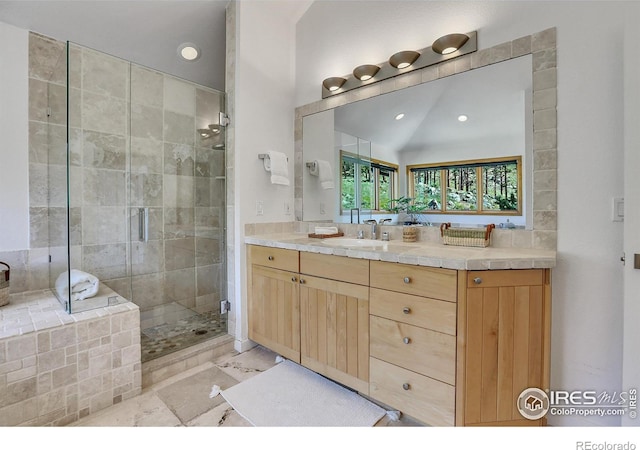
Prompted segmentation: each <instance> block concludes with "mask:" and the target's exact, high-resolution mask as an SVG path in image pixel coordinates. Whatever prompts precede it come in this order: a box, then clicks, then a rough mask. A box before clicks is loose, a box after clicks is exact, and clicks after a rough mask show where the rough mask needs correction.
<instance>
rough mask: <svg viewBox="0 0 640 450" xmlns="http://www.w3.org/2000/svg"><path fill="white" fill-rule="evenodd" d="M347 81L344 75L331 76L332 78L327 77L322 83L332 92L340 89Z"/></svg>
mask: <svg viewBox="0 0 640 450" xmlns="http://www.w3.org/2000/svg"><path fill="white" fill-rule="evenodd" d="M346 81H347V80H346V79H345V78H342V77H330V78H326V79H325V80H324V81H323V82H322V85H323V86H324V87H325V89H328V90H330V91H331V92H333V91H337V90H338V89H340V88H341V87H342V85H343V84H344V83H345V82H346Z"/></svg>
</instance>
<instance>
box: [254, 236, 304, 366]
mask: <svg viewBox="0 0 640 450" xmlns="http://www.w3.org/2000/svg"><path fill="white" fill-rule="evenodd" d="M248 258H249V267H251V270H250V271H249V272H248V274H247V277H248V279H247V284H248V286H249V287H250V289H249V295H248V328H249V339H251V340H252V341H254V342H257V343H258V344H261V345H264V346H265V347H267V348H270V349H271V350H273V351H275V352H277V353H279V354H281V355H282V356H284V357H285V358H287V359H290V360H291V361H295V362H297V363H300V287H299V286H300V284H299V280H300V276H299V273H298V268H299V255H298V252H297V251H295V250H286V249H279V248H270V247H260V246H250V247H249V251H248Z"/></svg>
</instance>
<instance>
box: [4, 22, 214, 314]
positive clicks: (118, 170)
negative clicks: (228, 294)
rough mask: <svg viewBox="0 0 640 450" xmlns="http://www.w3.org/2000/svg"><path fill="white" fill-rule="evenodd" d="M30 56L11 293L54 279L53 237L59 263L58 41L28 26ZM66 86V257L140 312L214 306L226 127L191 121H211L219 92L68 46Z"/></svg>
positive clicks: (61, 114)
mask: <svg viewBox="0 0 640 450" xmlns="http://www.w3.org/2000/svg"><path fill="white" fill-rule="evenodd" d="M29 61H30V63H29V65H30V67H29V74H30V75H29V76H30V95H29V106H30V108H29V131H30V156H29V158H30V159H29V161H30V173H29V177H30V214H31V230H30V231H31V249H30V250H29V251H27V252H25V253H26V256H25V258H23V259H25V260H26V261H25V264H24V269H25V271H24V272H25V273H27V274H29V275H28V276H27V277H25V280H24V281H21V280H20V278H21V276H20V274H21V271H20V270H18V271H15V272H12V276H13V275H14V274H16V273H17V276H18V288H15V289H13V287H14V286H13V283H12V291H14V292H19V291H20V290H30V289H41V288H46V287H48V286H49V281H48V264H47V258H48V254H49V248H48V247H49V243H50V242H51V245H52V247H54V248H52V249H51V254H52V256H53V267H55V268H57V270H54V273H53V274H52V275H53V276H52V278H53V279H55V276H56V275H57V273H58V272H59V271H62V270H65V267H64V265H63V264H61V263H62V262H64V254H65V252H66V246H64V243H65V240H64V239H63V237H64V234H63V232H64V221H63V220H62V219H64V216H63V214H62V212H63V211H64V206H65V202H66V199H65V194H66V193H65V192H64V189H63V188H62V187H61V188H58V185H59V183H57V182H56V181H55V180H60V179H64V176H65V170H66V166H65V163H66V161H65V158H64V153H62V156H61V154H60V152H59V151H56V152H53V153H51V152H49V153H48V152H47V149H51V148H53V149H55V150H61V149H62V150H64V141H65V137H66V128H65V124H66V102H65V96H66V86H65V84H66V77H65V75H66V57H65V45H64V43H62V42H59V41H55V40H53V39H50V38H48V37H44V36H41V35H37V34H34V33H31V34H30V57H29ZM69 84H70V92H69V104H70V108H69V123H70V130H69V138H70V173H71V182H70V195H69V197H70V205H71V211H70V217H71V229H70V243H71V260H72V267H74V268H80V269H82V270H84V271H87V272H91V273H93V274H95V275H96V276H97V277H98V278H100V279H101V280H102V281H103V282H104V283H105V284H107V285H108V286H109V287H111V288H112V289H114V290H115V291H117V292H118V293H119V294H120V295H122V296H123V297H125V298H128V299H132V300H133V301H134V302H135V303H136V304H137V305H138V306H140V309H141V310H145V309H149V308H151V307H153V306H156V305H159V304H163V303H168V302H177V303H180V304H182V305H183V306H186V307H188V308H195V309H197V310H198V311H199V312H206V311H210V310H213V309H214V308H217V304H218V300H219V299H220V289H221V288H223V283H224V280H225V275H224V273H223V270H224V266H223V261H224V258H223V255H224V253H223V252H224V250H225V249H224V245H223V233H224V214H225V210H224V199H225V182H224V175H225V169H224V164H225V162H224V147H222V146H219V147H217V146H216V145H217V144H224V133H223V132H221V133H220V134H218V135H214V136H213V137H210V138H203V137H202V136H201V135H200V134H199V133H198V132H197V129H201V128H203V129H206V128H207V126H208V125H209V124H218V122H219V116H218V112H219V111H220V110H221V108H222V107H223V104H224V103H223V102H224V98H223V94H222V93H219V92H217V91H214V90H211V89H208V88H205V87H202V86H198V85H195V84H192V83H189V82H186V81H183V80H180V79H177V78H174V77H171V76H169V75H166V74H163V73H160V72H156V71H153V70H150V69H147V68H144V67H141V66H138V65H135V64H130V63H128V62H126V61H123V60H120V59H118V58H114V57H111V56H109V55H105V54H103V53H101V52H97V51H94V50H91V49H87V48H84V47H80V46H77V45H74V44H71V46H70V52H69ZM47 104H48V105H49V107H50V108H51V110H50V116H49V117H47ZM129 183H130V189H129ZM48 185H49V186H50V187H51V188H52V189H48ZM61 191H62V192H61ZM48 192H50V193H51V194H50V195H51V196H52V197H51V198H47V193H48ZM48 204H50V205H51V206H52V209H50V210H49V213H50V215H49V216H48V217H47V206H48ZM129 208H131V210H129ZM138 208H148V217H149V227H148V230H149V232H148V238H147V240H146V241H144V240H142V241H141V240H139V236H138V220H139V217H138ZM129 213H131V214H129ZM129 215H130V219H129ZM58 218H60V219H58ZM0 256H2V255H0ZM129 261H130V262H131V263H130V264H129ZM18 269H20V268H18Z"/></svg>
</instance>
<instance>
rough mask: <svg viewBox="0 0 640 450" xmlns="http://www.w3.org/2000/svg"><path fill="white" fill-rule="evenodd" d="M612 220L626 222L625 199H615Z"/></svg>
mask: <svg viewBox="0 0 640 450" xmlns="http://www.w3.org/2000/svg"><path fill="white" fill-rule="evenodd" d="M611 220H613V221H614V222H624V199H623V198H620V197H616V198H614V199H613V204H612V208H611Z"/></svg>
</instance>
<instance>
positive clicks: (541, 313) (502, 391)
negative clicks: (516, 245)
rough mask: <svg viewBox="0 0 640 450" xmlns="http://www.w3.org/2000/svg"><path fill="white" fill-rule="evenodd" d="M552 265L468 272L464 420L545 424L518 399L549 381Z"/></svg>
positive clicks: (462, 341)
mask: <svg viewBox="0 0 640 450" xmlns="http://www.w3.org/2000/svg"><path fill="white" fill-rule="evenodd" d="M550 277H551V275H550V270H549V269H533V270H487V271H469V272H467V273H466V280H465V284H466V299H465V300H466V308H465V310H464V311H459V312H458V314H459V315H460V316H461V320H460V321H459V322H458V323H459V325H460V328H461V329H460V330H459V345H458V352H459V355H460V356H459V359H460V361H459V372H460V373H459V380H460V384H461V386H459V390H460V395H461V400H460V402H459V408H460V411H459V418H460V420H461V421H463V422H464V425H496V426H504V425H516V426H527V425H544V424H546V419H545V418H542V419H539V420H534V421H532V420H528V419H525V418H523V417H522V415H521V414H520V412H519V411H518V409H517V406H516V401H517V398H518V396H519V395H520V393H521V392H522V391H523V390H524V389H526V388H529V387H537V388H540V389H543V390H544V389H547V388H548V387H549V353H550V338H551V336H550V326H551V278H550Z"/></svg>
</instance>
